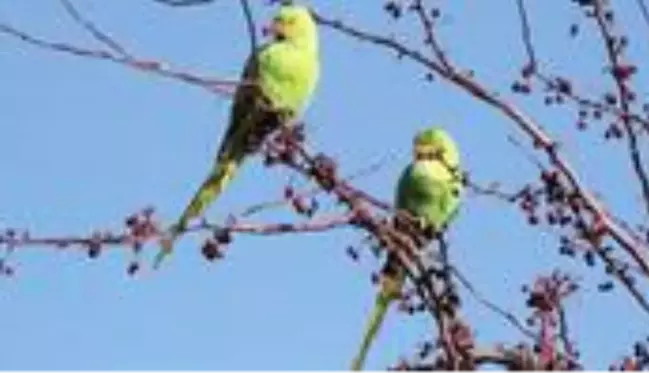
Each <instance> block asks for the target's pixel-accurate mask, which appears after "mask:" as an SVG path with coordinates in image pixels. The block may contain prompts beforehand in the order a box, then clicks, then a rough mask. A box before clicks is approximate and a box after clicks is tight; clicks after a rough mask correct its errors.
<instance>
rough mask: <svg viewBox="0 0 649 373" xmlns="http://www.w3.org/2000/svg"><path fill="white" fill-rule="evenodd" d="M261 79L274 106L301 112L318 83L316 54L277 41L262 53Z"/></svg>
mask: <svg viewBox="0 0 649 373" xmlns="http://www.w3.org/2000/svg"><path fill="white" fill-rule="evenodd" d="M265 55H266V56H265V58H266V61H265V62H266V63H264V64H262V68H263V69H264V71H261V72H260V81H261V82H260V83H261V87H262V90H263V91H264V94H265V95H266V96H267V97H268V98H269V99H270V101H271V102H272V103H273V105H274V106H275V108H276V109H289V110H291V111H293V112H294V113H295V115H300V114H301V113H302V112H303V111H304V110H305V109H306V107H307V105H308V104H309V101H310V99H311V96H312V95H313V91H314V90H315V87H316V85H317V83H318V79H319V75H320V69H319V63H318V57H317V54H315V55H314V53H313V52H307V51H303V50H301V49H299V48H296V47H293V46H291V45H277V46H274V47H271V48H269V49H268V51H267V53H265Z"/></svg>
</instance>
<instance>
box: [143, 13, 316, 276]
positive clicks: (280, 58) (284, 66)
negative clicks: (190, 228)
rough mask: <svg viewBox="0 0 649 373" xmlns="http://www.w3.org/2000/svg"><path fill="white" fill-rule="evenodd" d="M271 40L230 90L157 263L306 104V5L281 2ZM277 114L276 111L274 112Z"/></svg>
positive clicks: (309, 62)
mask: <svg viewBox="0 0 649 373" xmlns="http://www.w3.org/2000/svg"><path fill="white" fill-rule="evenodd" d="M269 31H270V33H271V34H272V35H273V37H274V40H272V41H271V42H269V43H267V44H265V45H263V46H261V47H259V48H258V50H257V51H256V52H255V53H254V54H253V55H251V56H250V57H249V58H248V61H247V62H246V66H245V68H244V71H243V76H242V78H243V79H242V84H241V85H240V86H239V87H238V89H237V91H236V92H235V95H234V103H233V105H232V110H231V113H230V124H229V126H228V129H227V130H226V132H225V136H224V137H223V140H222V142H221V146H220V148H219V151H218V153H217V155H216V161H215V163H214V166H213V167H212V169H211V170H210V173H209V175H208V177H207V178H206V179H205V181H204V182H203V184H202V185H201V186H200V188H199V190H198V191H197V192H196V194H195V195H194V197H193V198H192V200H191V202H190V203H189V205H188V206H187V208H186V209H185V211H184V212H183V214H182V215H181V217H180V218H179V219H178V221H177V222H176V224H175V225H173V226H172V228H171V229H170V232H169V236H168V237H166V238H165V239H163V240H162V247H163V250H162V251H161V252H160V254H159V255H158V257H157V258H156V260H155V263H154V266H155V267H157V266H159V264H160V262H161V261H162V259H163V257H164V256H165V255H166V254H168V253H170V252H171V250H172V246H173V242H174V240H175V239H176V238H177V236H178V235H179V234H181V233H182V232H183V231H184V230H185V229H186V227H187V224H188V222H189V221H190V220H191V219H192V218H195V217H198V216H199V215H201V213H202V212H203V211H204V210H205V209H206V208H207V207H208V206H209V204H210V203H211V202H212V201H213V200H215V199H216V197H217V196H218V195H219V194H220V193H221V192H222V191H223V190H224V189H225V187H226V185H227V184H228V183H229V182H230V180H231V179H232V177H233V176H234V174H235V172H236V170H237V169H238V168H239V166H240V165H241V163H242V162H243V160H244V159H245V158H246V156H248V155H249V154H251V153H253V152H255V151H257V150H258V149H259V147H260V145H261V143H262V142H263V139H264V138H265V137H266V135H268V134H269V133H270V132H272V131H273V130H274V129H276V128H277V127H278V126H279V125H287V124H290V123H291V122H292V119H294V118H295V117H297V116H299V115H300V114H302V112H303V111H304V110H305V109H306V107H307V105H308V104H309V101H310V99H311V96H312V95H313V92H314V90H315V88H316V85H317V83H318V79H319V75H320V62H319V51H318V50H319V47H318V31H317V26H316V24H315V21H314V19H313V17H312V15H311V12H310V11H309V9H308V8H306V7H304V6H299V5H283V6H282V7H281V8H280V9H279V11H278V13H277V15H276V16H275V17H274V19H273V23H272V25H271V27H270V28H269ZM278 114H279V115H278Z"/></svg>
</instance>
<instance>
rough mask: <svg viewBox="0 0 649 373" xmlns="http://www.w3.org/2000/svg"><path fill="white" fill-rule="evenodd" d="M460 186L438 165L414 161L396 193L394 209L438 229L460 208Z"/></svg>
mask: <svg viewBox="0 0 649 373" xmlns="http://www.w3.org/2000/svg"><path fill="white" fill-rule="evenodd" d="M460 188H461V184H460V182H459V180H458V179H457V177H456V176H454V175H453V174H452V173H451V172H450V171H449V169H448V168H447V167H445V166H444V165H443V164H441V163H440V162H438V161H434V160H429V161H417V162H415V163H413V164H411V165H410V166H408V167H407V168H406V170H405V171H404V173H403V174H402V176H401V180H400V182H399V187H398V190H397V207H398V208H400V209H404V210H406V211H408V212H410V213H411V214H412V215H414V216H416V217H420V218H424V219H425V220H426V222H427V223H428V224H433V225H434V226H436V227H441V226H443V225H444V224H446V223H447V222H448V220H449V219H450V218H451V217H452V216H453V215H454V213H455V210H456V209H457V208H458V205H459V198H460V197H459V193H460Z"/></svg>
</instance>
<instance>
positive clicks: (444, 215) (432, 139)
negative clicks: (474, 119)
mask: <svg viewBox="0 0 649 373" xmlns="http://www.w3.org/2000/svg"><path fill="white" fill-rule="evenodd" d="M413 148H414V149H413V153H414V160H413V162H412V163H411V164H409V165H408V166H407V167H406V168H405V170H404V171H403V172H402V174H401V177H400V178H399V182H398V184H397V191H396V196H395V199H396V206H397V208H398V209H399V210H403V211H405V212H407V213H409V214H410V215H411V216H412V217H413V218H416V219H419V220H420V221H421V223H422V225H423V226H424V227H427V226H432V227H433V228H434V229H436V230H440V229H443V228H444V227H445V226H446V225H447V224H448V223H449V222H450V221H451V220H452V219H453V217H454V216H455V215H456V213H457V211H458V208H459V206H460V196H461V191H462V182H461V178H460V172H459V166H460V155H459V152H458V150H457V146H456V145H455V142H454V141H453V139H452V138H451V137H450V136H449V135H448V134H447V133H446V132H445V131H444V130H442V129H439V128H430V129H426V130H424V131H421V132H419V133H418V134H417V136H416V137H415V140H414V147H413ZM404 281H405V273H404V270H403V268H402V267H401V266H400V265H399V263H398V262H397V261H396V258H395V257H394V256H393V255H391V254H388V257H387V259H386V263H385V265H384V267H383V273H382V277H381V289H380V291H379V293H378V294H377V296H376V303H375V306H374V310H373V311H372V314H371V316H370V320H369V321H368V325H367V329H366V331H365V334H364V336H363V340H362V342H361V346H360V347H359V351H358V353H357V354H356V356H355V358H354V360H353V361H352V364H351V369H352V370H360V369H362V368H363V365H364V364H365V359H366V357H367V354H368V352H369V349H370V347H371V345H372V342H373V341H374V339H375V338H376V335H377V334H378V331H379V330H380V328H381V325H382V323H383V320H384V318H385V315H386V313H387V311H388V309H389V307H390V304H391V303H392V302H393V301H395V300H397V299H399V297H400V293H401V288H402V287H403V283H404Z"/></svg>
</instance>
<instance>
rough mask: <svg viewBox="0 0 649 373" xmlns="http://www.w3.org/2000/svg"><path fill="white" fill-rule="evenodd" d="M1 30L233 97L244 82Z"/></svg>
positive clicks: (33, 42)
mask: <svg viewBox="0 0 649 373" xmlns="http://www.w3.org/2000/svg"><path fill="white" fill-rule="evenodd" d="M0 33H1V34H5V35H7V36H11V37H14V38H17V39H19V40H21V41H23V42H26V43H28V44H31V45H33V46H36V47H40V48H44V49H47V50H51V51H55V52H60V53H66V54H71V55H75V56H79V57H86V58H91V59H96V60H104V61H110V62H114V63H116V64H119V65H122V66H125V67H128V68H131V69H135V70H138V71H143V72H146V73H150V74H154V75H159V76H163V77H166V78H171V79H175V80H180V81H182V82H184V83H188V84H191V85H195V86H199V87H201V88H204V89H206V90H208V91H210V92H212V93H216V94H219V95H226V96H230V95H232V93H233V92H234V89H235V88H236V86H237V85H238V84H244V83H243V82H238V81H234V80H220V79H213V78H209V77H205V76H199V75H195V74H192V73H188V72H185V71H180V70H176V69H173V68H171V67H169V66H167V65H166V64H165V63H164V62H160V61H155V60H145V59H137V58H133V57H129V56H124V55H121V54H116V53H115V52H112V51H109V50H105V49H90V48H83V47H79V46H75V45H71V44H68V43H58V42H52V41H48V40H44V39H40V38H37V37H34V36H31V35H29V34H27V33H25V32H23V31H20V30H18V29H16V28H14V27H12V26H10V25H7V24H0Z"/></svg>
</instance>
